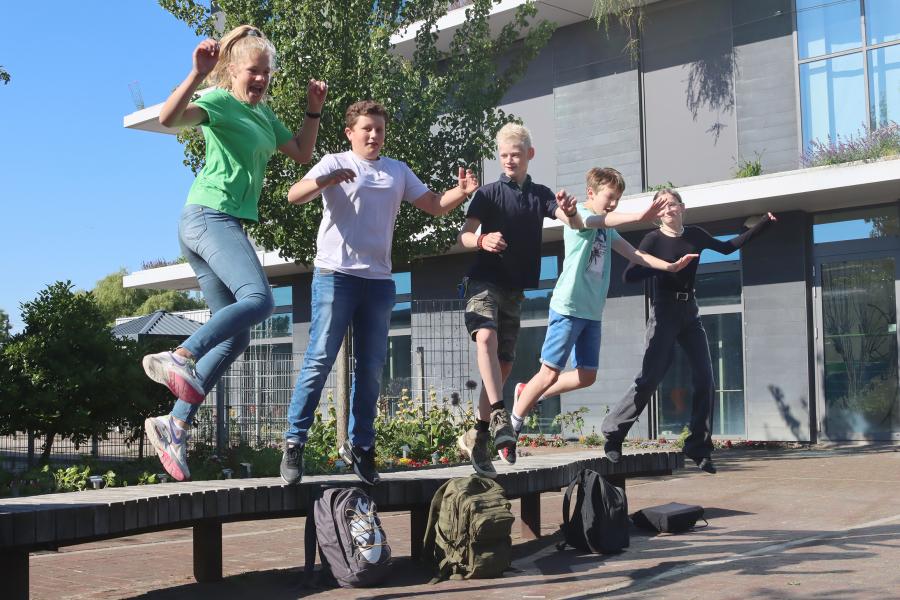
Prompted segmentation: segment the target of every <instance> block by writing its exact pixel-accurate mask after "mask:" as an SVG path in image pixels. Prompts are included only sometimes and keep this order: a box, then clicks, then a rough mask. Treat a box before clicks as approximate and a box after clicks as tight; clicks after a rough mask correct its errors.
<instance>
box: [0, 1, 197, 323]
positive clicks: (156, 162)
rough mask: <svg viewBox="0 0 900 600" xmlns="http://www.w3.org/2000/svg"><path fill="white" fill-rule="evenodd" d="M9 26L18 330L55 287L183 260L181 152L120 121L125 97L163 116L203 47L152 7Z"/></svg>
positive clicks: (6, 182) (3, 300) (17, 13)
mask: <svg viewBox="0 0 900 600" xmlns="http://www.w3.org/2000/svg"><path fill="white" fill-rule="evenodd" d="M0 22H2V23H4V28H3V35H2V36H0V65H3V66H4V68H5V69H6V70H7V71H9V73H10V75H11V76H12V81H11V82H10V84H9V85H5V86H4V85H0V203H2V214H3V218H2V235H0V256H2V260H0V265H2V266H0V274H2V278H0V281H2V283H0V308H2V309H3V310H5V311H6V312H7V313H9V315H10V318H11V320H12V322H13V326H14V328H15V330H18V329H19V328H20V326H21V321H20V316H19V304H20V303H21V302H23V301H27V300H30V299H32V298H34V297H35V296H36V295H37V293H38V292H39V291H40V290H41V289H42V288H44V287H45V286H47V285H48V284H51V283H53V282H54V281H57V280H66V279H70V280H71V281H72V282H73V283H74V284H75V286H76V287H78V288H80V289H91V288H92V287H93V286H94V284H95V283H96V282H97V280H99V279H100V278H102V277H103V276H105V275H107V274H109V273H111V272H113V271H115V270H117V269H119V268H120V267H125V268H127V269H128V270H129V271H136V270H139V269H140V267H141V263H142V262H143V261H146V260H151V259H157V258H169V259H172V258H175V257H177V256H179V255H180V251H179V249H178V240H177V220H178V214H179V211H180V208H181V206H182V205H183V204H184V199H185V197H186V195H187V191H188V188H189V187H190V184H191V181H192V179H193V176H192V174H191V172H190V170H189V169H188V168H187V167H185V166H184V165H183V164H182V160H183V152H182V148H181V145H180V144H179V143H178V142H177V141H176V140H175V138H174V137H173V136H166V135H161V134H152V133H146V132H142V131H132V130H128V129H125V128H124V127H123V126H122V118H123V116H124V115H126V114H128V113H131V112H133V111H134V110H135V108H134V104H133V103H132V99H131V94H130V92H129V89H128V84H129V83H130V82H132V81H138V82H139V83H140V87H141V89H142V90H143V95H144V100H145V102H146V104H147V105H148V106H149V105H151V104H156V103H157V102H162V101H163V100H165V98H166V96H167V94H168V93H169V92H170V91H171V90H172V89H173V88H174V87H175V86H176V85H177V84H178V83H179V82H180V81H181V80H182V78H183V77H184V76H185V75H186V74H187V72H188V70H189V69H190V65H191V52H192V50H193V48H194V46H195V45H196V44H197V42H198V41H199V40H198V38H197V37H196V36H194V34H193V32H192V31H191V30H190V29H188V27H187V26H185V25H184V24H183V23H181V22H179V21H177V20H176V19H175V18H174V17H172V16H171V15H170V14H169V13H167V12H166V11H164V10H163V9H162V8H160V7H159V5H158V4H157V3H156V2H153V1H151V0H129V1H127V2H121V1H115V2H113V1H105V2H100V1H95V0H88V1H86V2H23V3H19V2H5V3H3V6H2V8H0Z"/></svg>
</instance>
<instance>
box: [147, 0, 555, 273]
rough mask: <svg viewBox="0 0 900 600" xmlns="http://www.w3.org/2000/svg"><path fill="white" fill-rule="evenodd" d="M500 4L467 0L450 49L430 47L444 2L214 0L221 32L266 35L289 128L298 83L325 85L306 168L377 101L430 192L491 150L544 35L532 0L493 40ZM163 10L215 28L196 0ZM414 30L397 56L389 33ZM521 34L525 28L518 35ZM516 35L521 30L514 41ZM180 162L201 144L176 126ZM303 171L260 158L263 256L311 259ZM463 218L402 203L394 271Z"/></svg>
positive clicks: (300, 101)
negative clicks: (291, 198) (349, 118)
mask: <svg viewBox="0 0 900 600" xmlns="http://www.w3.org/2000/svg"><path fill="white" fill-rule="evenodd" d="M497 3H499V0H474V2H473V3H472V4H471V5H470V6H467V7H466V9H465V11H466V20H465V22H464V23H463V24H462V25H460V26H459V27H458V28H457V30H456V31H455V33H454V35H453V38H452V40H451V42H450V45H449V50H448V51H443V50H441V49H439V48H438V45H437V41H438V35H437V34H436V23H437V21H438V19H440V18H441V17H442V16H444V15H445V14H446V12H447V9H448V6H449V3H448V2H447V1H446V0H417V1H415V2H403V1H401V0H379V1H378V2H373V1H372V0H319V1H317V2H273V1H270V0H220V1H218V2H216V4H217V5H218V6H220V7H221V8H222V9H223V11H224V13H225V15H226V30H228V29H230V28H232V27H234V26H236V25H238V24H241V23H250V24H253V25H256V26H258V27H260V28H262V29H263V31H265V32H266V34H267V35H268V36H269V37H270V38H271V40H272V42H273V43H274V44H275V47H276V48H278V49H279V52H280V55H279V57H278V68H279V71H278V73H277V74H276V76H275V78H274V79H273V81H272V84H271V94H272V100H271V105H272V107H273V108H274V110H275V112H276V113H277V114H278V115H279V116H280V117H281V119H282V120H283V121H284V122H285V124H286V125H288V127H290V128H292V129H295V130H296V128H297V127H299V125H300V123H301V122H302V120H303V115H304V110H305V101H306V99H305V98H304V94H305V89H306V82H307V81H308V80H309V79H310V78H312V77H315V78H318V79H324V80H326V81H327V82H328V85H329V95H328V101H327V104H326V111H325V113H324V114H323V117H322V123H321V129H320V132H319V141H318V143H317V146H316V153H315V156H314V158H313V161H314V162H315V161H317V160H318V159H319V158H320V157H321V156H322V155H323V154H325V153H329V152H340V151H343V150H346V149H347V148H348V144H347V139H346V136H345V135H344V122H343V112H344V109H345V108H346V107H347V106H348V105H350V104H351V103H353V102H355V101H357V100H361V99H366V98H369V99H376V100H378V101H381V102H383V103H384V104H385V105H386V106H387V107H388V109H389V110H390V111H391V113H392V115H393V118H392V120H391V122H390V124H389V127H388V137H387V141H386V143H385V148H384V152H385V154H386V155H388V156H392V157H394V158H397V159H400V160H403V161H405V162H406V163H407V164H409V166H410V167H411V168H412V170H413V171H414V172H415V173H416V174H417V175H418V176H419V177H420V178H421V179H422V181H423V182H425V183H426V184H427V185H428V186H429V187H430V188H431V189H433V190H437V191H442V190H444V189H447V188H449V187H452V186H454V185H456V170H457V169H458V167H459V166H461V165H473V164H475V165H477V164H479V163H480V161H481V160H482V159H484V158H487V157H490V156H492V155H493V153H494V142H493V135H494V133H495V132H496V131H497V130H498V129H499V128H500V127H501V126H502V125H503V124H504V123H505V122H508V121H510V120H512V117H511V116H510V115H508V114H506V113H504V112H503V111H502V110H500V109H498V108H497V105H498V104H499V103H500V101H501V99H502V97H503V95H504V93H505V92H506V91H507V90H508V89H509V88H510V86H511V85H512V83H513V82H514V81H515V80H516V79H518V78H519V77H520V76H521V75H522V73H523V72H524V70H525V68H526V66H527V65H528V63H529V62H530V61H531V60H532V58H534V56H536V54H537V53H538V52H539V51H540V49H541V48H542V47H543V46H544V45H545V44H546V42H547V41H548V40H549V38H550V35H551V34H552V31H553V28H554V26H553V25H552V24H550V23H545V22H542V23H532V20H533V17H534V15H535V14H536V9H535V7H534V4H533V3H532V2H528V3H526V4H523V5H522V6H520V7H518V8H517V9H516V13H515V17H514V18H513V19H512V21H511V22H510V23H509V24H507V25H505V26H504V27H503V28H502V30H501V31H500V32H499V33H497V34H496V35H494V36H493V37H492V35H491V32H490V30H491V28H490V23H489V22H488V16H489V13H490V11H491V8H492V7H493V5H494V4H497ZM160 4H161V5H162V6H163V7H164V8H165V9H166V10H168V11H169V12H171V13H172V14H173V15H175V16H176V17H177V18H178V19H180V20H182V21H184V22H185V23H187V24H188V25H189V26H190V27H192V28H193V29H194V31H196V32H197V33H198V34H200V35H211V34H212V33H213V31H214V27H213V17H212V16H211V13H210V10H209V8H208V7H206V6H205V5H203V4H201V3H200V2H199V1H197V0H160ZM414 23H421V24H422V25H421V27H419V28H418V29H417V30H416V34H415V50H414V53H413V55H412V57H411V58H409V59H405V58H403V57H401V56H399V55H398V54H397V53H396V52H394V51H392V44H391V38H392V37H393V36H394V35H396V34H398V33H401V32H404V31H407V30H410V29H411V27H410V26H411V25H413V24H414ZM526 28H527V32H525V31H526ZM523 33H524V35H523ZM181 137H182V139H183V140H185V141H186V151H185V154H186V160H185V164H187V165H188V166H190V167H191V168H192V169H193V170H194V171H195V172H196V171H197V170H199V168H200V167H201V166H202V161H203V151H204V149H203V139H202V136H201V135H200V134H199V133H198V132H197V131H196V130H190V131H185V132H183V133H182V136H181ZM306 170H307V167H300V166H298V165H296V164H295V163H294V162H293V161H291V160H290V159H287V158H286V157H284V156H282V155H280V154H279V155H277V156H276V157H274V158H273V159H272V160H271V161H270V162H269V168H268V172H267V174H266V183H265V186H264V188H263V192H262V197H261V199H260V218H261V221H260V224H259V225H254V226H251V227H250V229H249V231H250V233H251V234H252V235H253V237H254V238H255V239H256V240H257V241H258V242H259V243H260V244H262V245H264V246H265V247H266V248H268V249H273V248H280V249H281V251H282V252H283V254H284V255H285V256H289V257H292V258H294V259H296V260H298V261H300V262H303V263H307V264H308V263H310V262H311V260H312V258H313V253H314V251H315V238H316V231H317V229H318V224H319V221H320V219H321V212H322V208H321V203H320V202H310V203H308V204H306V205H304V206H301V207H298V206H292V205H289V204H288V203H287V201H286V197H287V191H288V188H289V187H290V185H291V184H292V183H294V182H295V181H297V180H298V179H300V178H301V177H302V176H303V173H305V171H306ZM463 219H464V216H463V213H462V211H459V210H457V211H454V212H453V213H452V214H450V215H446V216H444V217H441V218H435V217H431V216H429V215H426V214H425V213H423V212H422V211H419V210H416V209H414V208H412V207H410V206H409V205H404V206H403V207H402V209H401V212H400V215H399V217H398V219H397V226H396V229H395V234H394V245H393V258H394V261H395V262H396V263H398V264H401V263H405V262H407V261H409V260H411V259H413V258H416V257H418V256H425V255H433V254H438V253H441V252H443V251H444V250H446V249H447V248H448V247H449V246H450V245H452V244H453V242H454V241H455V240H456V234H457V232H458V231H459V228H460V226H461V224H462V221H463Z"/></svg>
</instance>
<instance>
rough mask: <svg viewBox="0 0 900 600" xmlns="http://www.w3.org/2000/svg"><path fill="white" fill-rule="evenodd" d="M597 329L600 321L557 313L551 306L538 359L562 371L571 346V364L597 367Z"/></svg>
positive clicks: (598, 363)
mask: <svg viewBox="0 0 900 600" xmlns="http://www.w3.org/2000/svg"><path fill="white" fill-rule="evenodd" d="M600 332H601V325H600V321H593V320H591V319H583V318H581V317H572V316H569V315H561V314H559V313H558V312H556V311H555V310H553V309H552V308H551V309H550V319H549V322H548V323H547V334H546V336H545V337H544V346H543V347H542V348H541V362H542V363H544V364H545V365H547V366H548V367H552V368H554V369H557V370H559V371H562V370H563V369H565V368H566V362H568V360H569V355H570V354H571V353H572V348H575V360H574V361H573V363H572V366H574V367H575V368H576V369H586V370H589V371H596V370H597V369H599V368H600Z"/></svg>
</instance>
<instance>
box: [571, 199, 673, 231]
mask: <svg viewBox="0 0 900 600" xmlns="http://www.w3.org/2000/svg"><path fill="white" fill-rule="evenodd" d="M666 202H667V200H666V198H657V199H656V200H654V201H653V202H651V203H650V206H649V207H647V209H646V210H644V211H643V212H634V213H623V212H615V211H614V212H607V213H602V214H599V215H591V216H589V217H588V218H587V219H585V220H584V226H585V228H587V229H599V228H601V227H619V226H621V225H627V224H629V223H648V222H652V221H655V220H656V219H658V218H659V217H660V216H661V215H662V213H663V211H664V210H665V208H666Z"/></svg>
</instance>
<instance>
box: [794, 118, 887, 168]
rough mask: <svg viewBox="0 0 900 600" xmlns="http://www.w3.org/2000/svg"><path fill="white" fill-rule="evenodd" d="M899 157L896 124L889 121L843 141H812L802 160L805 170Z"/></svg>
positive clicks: (863, 129)
mask: <svg viewBox="0 0 900 600" xmlns="http://www.w3.org/2000/svg"><path fill="white" fill-rule="evenodd" d="M897 154H900V125H898V124H897V123H895V122H893V121H889V122H888V123H886V124H885V125H882V126H881V127H878V128H877V129H872V130H869V129H868V128H866V127H862V128H861V129H860V130H859V132H858V133H857V134H856V135H851V136H848V137H846V138H841V136H838V137H836V138H834V139H832V138H831V136H829V137H828V138H827V139H826V140H825V141H824V142H822V141H819V140H813V141H812V142H810V145H809V150H807V151H806V152H805V153H804V154H803V157H802V162H803V165H804V166H806V167H819V166H822V165H837V164H841V163H846V162H854V161H860V160H861V161H872V160H877V159H879V158H884V157H886V156H893V155H897Z"/></svg>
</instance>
